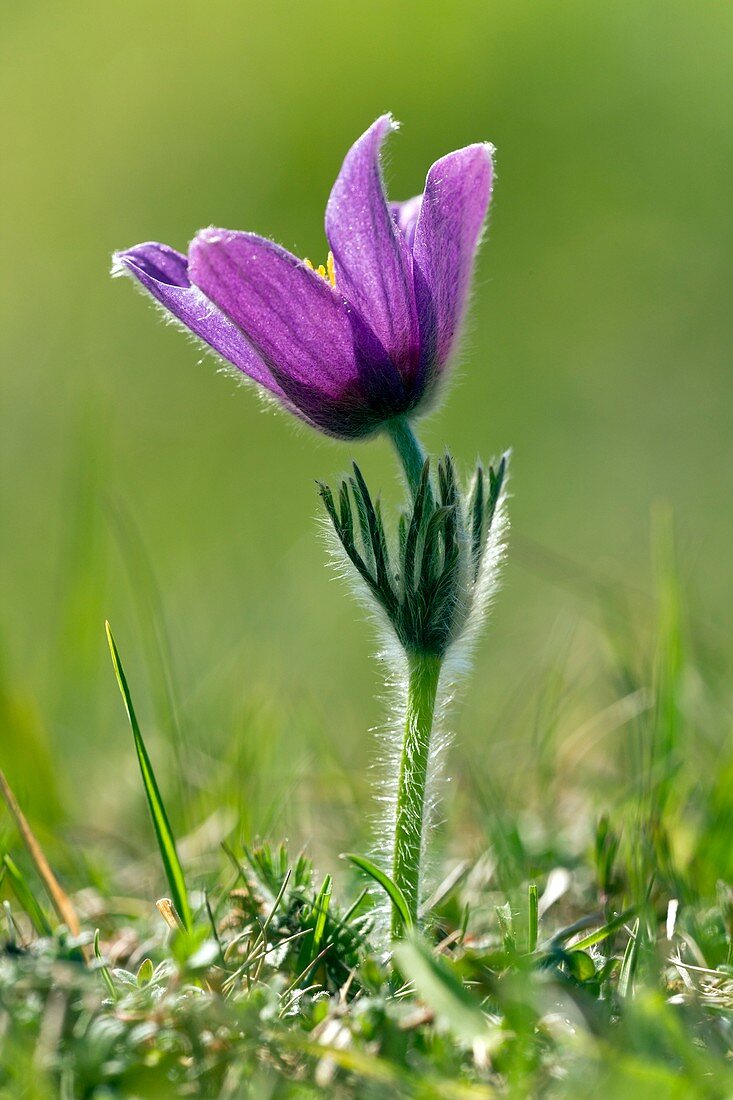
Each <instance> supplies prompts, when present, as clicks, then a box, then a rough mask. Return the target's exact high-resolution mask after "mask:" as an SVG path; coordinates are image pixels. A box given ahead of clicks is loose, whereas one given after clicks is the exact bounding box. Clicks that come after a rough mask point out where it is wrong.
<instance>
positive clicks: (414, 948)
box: [395, 936, 490, 1043]
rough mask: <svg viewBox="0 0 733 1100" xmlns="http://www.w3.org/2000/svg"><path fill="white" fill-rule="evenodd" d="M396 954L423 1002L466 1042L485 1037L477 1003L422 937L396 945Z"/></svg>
mask: <svg viewBox="0 0 733 1100" xmlns="http://www.w3.org/2000/svg"><path fill="white" fill-rule="evenodd" d="M395 957H396V959H397V962H398V963H399V966H400V969H401V970H402V972H403V974H404V975H405V977H406V978H409V979H410V981H412V982H413V983H414V985H415V988H416V989H417V991H418V993H419V994H420V996H421V997H422V999H423V1000H424V1001H425V1003H426V1004H427V1005H428V1006H429V1007H430V1008H432V1009H433V1011H434V1012H435V1013H436V1015H437V1016H440V1017H441V1018H442V1019H443V1020H445V1022H446V1024H447V1025H448V1026H449V1027H450V1028H451V1030H452V1031H453V1032H454V1033H455V1034H456V1035H458V1036H460V1037H461V1038H462V1039H464V1040H465V1041H466V1042H468V1043H473V1042H474V1041H475V1040H476V1039H483V1040H486V1039H487V1038H488V1037H489V1034H490V1033H489V1029H488V1025H487V1020H486V1017H485V1016H484V1014H483V1012H482V1011H481V1006H480V1004H479V1002H478V1001H477V1000H476V998H475V997H473V996H472V995H471V994H470V993H469V991H468V990H467V989H466V987H465V986H464V984H463V982H462V981H461V979H460V978H459V976H458V975H457V974H456V972H455V971H454V970H453V968H452V967H450V966H449V965H448V963H447V962H445V961H444V960H443V959H438V958H436V957H435V955H434V954H433V952H432V951H431V950H430V948H429V947H428V945H427V944H426V943H425V942H424V940H421V939H419V938H418V937H417V936H411V937H410V938H409V939H407V940H405V941H403V942H402V943H400V944H398V945H397V947H395Z"/></svg>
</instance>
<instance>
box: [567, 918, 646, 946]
mask: <svg viewBox="0 0 733 1100" xmlns="http://www.w3.org/2000/svg"><path fill="white" fill-rule="evenodd" d="M634 911H635V910H634V908H633V907H632V908H631V909H625V910H624V912H623V913H619V915H618V916H617V917H614V918H613V919H612V920H610V921H609V922H608V924H604V925H603V927H602V928H597V929H596V931H595V932H591V933H590V934H589V935H587V936H584V937H583V939H582V940H578V942H577V943H574V944H573V946H572V947H571V948H570V951H571V952H572V951H585V950H587V948H589V947H595V945H596V944H597V943H600V942H601V940H605V939H608V937H609V936H612V935H613V933H614V932H618V930H619V928H622V927H623V925H624V924H626V922H627V921H628V920H629V918H630V917H632V916H633V915H634Z"/></svg>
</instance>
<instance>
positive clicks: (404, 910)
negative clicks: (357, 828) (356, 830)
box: [342, 852, 412, 929]
mask: <svg viewBox="0 0 733 1100" xmlns="http://www.w3.org/2000/svg"><path fill="white" fill-rule="evenodd" d="M342 858H343V859H348V860H350V861H351V863H353V864H354V866H355V867H358V868H359V870H360V871H364V873H365V874H367V875H369V877H370V878H373V879H374V881H375V882H376V883H377V885H378V886H381V887H382V889H383V890H384V892H385V893H386V894H387V896H388V897H389V899H390V901H391V902H392V905H393V906H394V908H395V909H396V911H397V912H398V913H399V916H400V919H401V921H402V924H403V925H404V927H405V928H407V929H410V928H412V917H411V916H410V909H409V906H408V904H407V901H406V900H405V895H404V894H403V893H402V891H401V890H400V888H399V886H398V885H397V883H396V882H393V881H392V879H391V878H390V877H389V875H386V874H385V873H384V871H380V869H379V867H377V866H376V864H374V863H372V861H371V860H370V859H367V858H366V856H357V855H354V853H353V852H344V854H343V856H342Z"/></svg>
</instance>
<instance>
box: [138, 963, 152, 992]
mask: <svg viewBox="0 0 733 1100" xmlns="http://www.w3.org/2000/svg"><path fill="white" fill-rule="evenodd" d="M154 973H155V968H154V967H153V960H152V959H143V961H142V962H141V963H140V966H139V968H138V972H137V974H136V975H135V977H136V980H137V984H138V985H139V986H140V988H141V989H142V987H143V986H144V985H150V983H151V982H152V980H153V974H154Z"/></svg>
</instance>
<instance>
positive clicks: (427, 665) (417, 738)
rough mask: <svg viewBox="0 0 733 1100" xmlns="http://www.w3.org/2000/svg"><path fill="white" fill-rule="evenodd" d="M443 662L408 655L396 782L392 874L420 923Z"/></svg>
mask: <svg viewBox="0 0 733 1100" xmlns="http://www.w3.org/2000/svg"><path fill="white" fill-rule="evenodd" d="M441 664H442V661H441V658H440V657H436V656H434V655H432V654H416V653H413V654H408V665H409V675H408V685H407V713H406V720H405V736H404V741H403V743H402V754H401V759H400V774H399V781H398V787H397V806H396V814H395V835H394V852H393V863H392V878H393V880H394V882H395V883H396V884H397V885H398V886H399V888H400V890H401V891H402V893H403V894H404V896H405V900H406V902H407V906H408V909H409V911H410V915H411V917H412V919H413V921H415V922H417V910H418V903H419V900H420V863H421V857H422V850H423V830H424V826H425V791H426V785H427V779H428V765H429V762H430V742H431V738H432V732H433V718H434V715H435V700H436V697H437V693H438V681H439V679H440V669H441ZM403 934H404V931H403V927H402V922H401V920H400V918H399V915H398V914H397V913H396V911H394V910H393V913H392V935H393V937H394V938H399V937H400V936H401V935H403Z"/></svg>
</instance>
